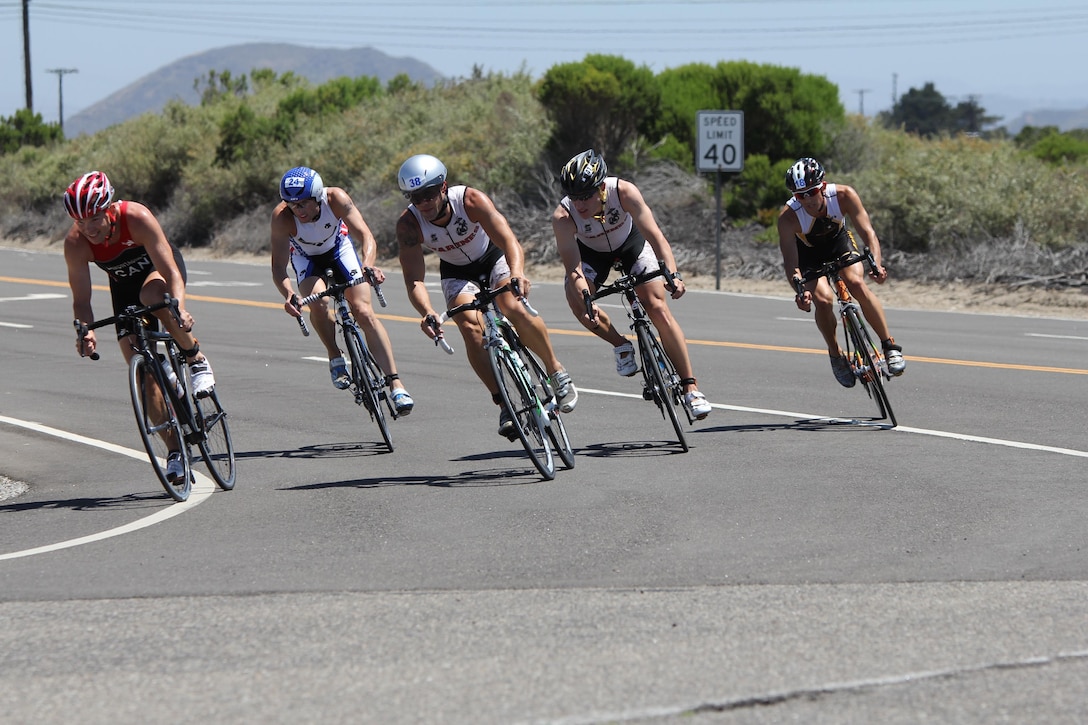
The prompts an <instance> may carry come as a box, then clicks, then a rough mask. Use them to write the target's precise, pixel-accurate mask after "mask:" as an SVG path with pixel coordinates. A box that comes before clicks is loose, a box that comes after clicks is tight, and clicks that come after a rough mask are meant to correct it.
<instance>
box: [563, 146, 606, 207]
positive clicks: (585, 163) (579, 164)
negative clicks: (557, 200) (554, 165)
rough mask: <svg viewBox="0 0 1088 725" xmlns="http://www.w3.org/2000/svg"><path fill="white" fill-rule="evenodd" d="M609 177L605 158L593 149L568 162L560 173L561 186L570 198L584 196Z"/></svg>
mask: <svg viewBox="0 0 1088 725" xmlns="http://www.w3.org/2000/svg"><path fill="white" fill-rule="evenodd" d="M606 176H608V165H607V164H605V162H604V157H603V156H601V155H600V154H599V153H597V152H596V151H594V150H593V149H589V150H587V151H583V152H582V153H580V154H578V155H577V156H575V157H574V158H573V159H571V160H570V161H568V162H567V163H566V165H564V166H563V170H562V171H560V172H559V185H560V186H561V187H563V192H564V193H565V194H567V195H568V196H571V195H573V196H584V195H586V194H588V193H591V192H592V191H593V190H594V189H596V188H597V187H598V186H600V185H601V182H602V181H604V179H605V177H606Z"/></svg>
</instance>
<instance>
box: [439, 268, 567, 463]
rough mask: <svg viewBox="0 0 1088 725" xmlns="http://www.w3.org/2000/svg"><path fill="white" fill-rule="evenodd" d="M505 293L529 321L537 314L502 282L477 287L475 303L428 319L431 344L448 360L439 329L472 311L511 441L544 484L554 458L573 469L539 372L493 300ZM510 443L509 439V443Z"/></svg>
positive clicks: (554, 402)
mask: <svg viewBox="0 0 1088 725" xmlns="http://www.w3.org/2000/svg"><path fill="white" fill-rule="evenodd" d="M506 292H510V293H511V294H514V295H515V296H517V297H518V298H519V299H520V300H521V303H522V304H523V305H525V309H526V310H528V312H529V314H531V315H532V316H533V317H536V316H537V311H536V310H535V309H533V307H532V305H530V304H529V300H527V299H526V298H524V297H522V296H521V294H520V290H519V289H518V287H517V285H516V284H514V283H512V282H508V283H506V284H504V285H502V286H501V287H496V288H495V289H487V288H485V287H482V288H481V290H480V291H479V292H477V293H476V298H475V299H473V300H472V301H471V302H466V303H464V304H461V305H457V306H455V307H452V308H450V309H448V310H446V311H445V312H444V313H442V316H441V318H440V319H435V318H431V319H430V320H429V321H430V323H431V328H432V329H433V330H434V332H435V344H436V345H441V346H442V348H443V349H444V350H445V351H446V352H447V353H450V354H451V355H452V354H453V348H452V347H450V345H449V343H447V342H446V340H445V337H443V335H442V328H441V323H443V322H445V321H446V320H448V319H450V318H451V317H453V316H454V315H457V314H461V313H467V312H469V311H472V310H478V311H479V312H480V313H481V314H482V315H483V318H484V348H486V349H487V353H488V359H489V360H490V361H491V371H492V372H493V373H494V374H495V382H496V383H498V386H499V395H500V397H501V398H502V405H503V408H504V409H505V410H506V412H507V414H508V415H509V416H510V418H511V420H512V421H513V422H514V430H515V431H516V432H517V438H518V439H519V440H520V441H521V444H522V446H524V447H525V452H526V453H528V454H529V458H530V459H531V460H532V461H533V465H534V466H536V469H537V471H539V472H540V475H542V476H543V477H544V478H545V480H548V481H550V480H552V479H553V478H555V470H556V468H555V455H556V454H558V456H559V459H560V460H561V461H562V462H563V466H564V467H565V468H568V469H570V468H574V449H573V448H572V447H571V444H570V438H568V437H567V428H566V425H564V423H563V418H562V415H561V414H560V412H559V402H558V399H557V396H556V394H555V388H554V386H553V385H552V381H551V378H549V377H548V375H547V374H546V373H545V372H544V366H543V365H542V364H541V362H540V360H538V359H537V357H536V355H534V354H533V352H532V351H531V350H529V348H528V347H526V346H525V343H523V342H522V341H521V338H520V337H519V336H518V333H517V330H516V329H514V326H513V325H512V324H511V323H510V321H509V320H507V319H506V317H505V316H504V315H503V314H502V311H501V310H500V309H499V307H498V305H497V304H496V303H495V298H496V297H498V296H499V295H501V294H504V293H506ZM511 440H513V439H511Z"/></svg>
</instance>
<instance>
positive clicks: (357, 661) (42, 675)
mask: <svg viewBox="0 0 1088 725" xmlns="http://www.w3.org/2000/svg"><path fill="white" fill-rule="evenodd" d="M189 270H190V287H189V295H190V303H189V309H190V311H191V312H192V313H193V315H194V316H195V317H196V319H197V328H196V332H197V334H198V336H199V338H200V341H201V345H202V347H203V349H204V350H205V351H206V352H207V353H208V356H209V358H210V360H211V361H212V364H213V367H214V369H215V373H216V378H217V381H218V387H219V392H220V396H221V399H222V400H223V403H224V405H225V406H226V407H227V409H228V411H229V413H230V415H231V423H232V426H233V434H234V441H235V445H236V448H237V450H238V484H237V487H236V488H235V490H234V491H231V492H227V493H224V492H219V491H213V489H214V486H213V485H212V484H211V483H210V480H209V479H208V478H207V477H206V476H201V477H200V478H199V479H198V481H197V485H196V490H195V492H194V494H193V497H192V498H191V499H190V501H189V502H188V503H187V504H174V503H172V501H171V500H170V499H168V498H167V497H166V495H165V494H164V492H163V491H162V489H161V487H160V486H159V485H158V483H157V482H156V480H155V479H154V475H153V473H152V472H151V470H150V467H149V466H148V465H147V462H146V460H141V457H142V455H143V454H142V452H141V450H140V442H139V438H138V436H137V434H136V431H135V430H134V426H133V421H132V413H131V408H130V406H129V403H128V393H127V389H126V379H125V374H124V368H123V365H122V363H121V355H120V352H119V351H118V350H117V349H116V348H115V347H114V346H112V345H110V344H107V345H104V346H103V348H102V352H103V355H102V360H100V361H99V362H90V361H89V360H83V359H80V358H78V357H77V356H76V354H75V351H74V346H73V343H74V334H73V331H72V326H71V316H72V313H71V303H70V300H69V298H68V290H67V285H66V283H65V270H64V264H63V260H62V259H61V258H60V257H59V256H58V255H56V254H49V253H30V252H26V251H21V250H11V249H0V349H2V352H0V372H2V375H0V476H2V477H6V479H7V480H6V481H5V480H4V478H0V497H3V498H2V500H0V713H3V715H0V720H3V721H4V722H17V723H23V722H26V723H30V722H34V723H54V722H55V723H61V722H73V721H79V722H85V723H97V722H101V723H105V722H110V723H121V722H149V721H157V722H162V721H167V720H169V721H171V722H193V723H197V722H199V723H207V722H262V723H268V722H283V723H288V722H290V723H297V722H349V721H350V722H374V723H389V722H405V723H409V722H450V723H511V722H527V723H536V722H548V723H597V722H616V721H634V722H655V723H656V722H681V721H682V722H686V723H689V722H745V723H748V722H783V721H800V722H877V721H879V722H904V723H908V722H910V723H913V722H919V721H924V720H928V721H936V722H967V723H974V722H979V723H982V722H985V723H994V722H1027V721H1037V722H1042V721H1045V722H1057V723H1060V722H1069V723H1072V722H1084V721H1085V720H1086V719H1088V694H1086V693H1088V613H1086V605H1088V584H1086V581H1088V527H1086V526H1085V521H1086V520H1088V487H1086V480H1085V475H1084V470H1085V457H1086V456H1088V443H1086V441H1085V436H1084V427H1083V418H1084V414H1083V411H1084V410H1085V408H1086V402H1088V401H1086V398H1088V392H1086V391H1088V386H1086V385H1085V383H1086V378H1085V375H1088V369H1085V364H1084V361H1085V359H1086V355H1085V353H1086V351H1088V321H1075V320H1061V319H1030V318H1016V317H998V316H984V315H965V314H954V313H938V312H916V311H905V310H889V320H890V322H891V325H892V329H893V332H894V334H895V336H896V338H897V339H898V340H899V341H900V342H901V343H902V344H903V345H904V351H905V354H906V357H907V362H908V367H907V373H906V375H905V376H904V377H902V378H899V379H897V380H894V381H892V382H891V383H890V385H889V395H890V397H891V401H892V404H893V406H894V408H895V412H896V414H897V417H898V419H899V423H900V426H899V428H897V429H894V430H889V429H887V428H886V427H885V426H882V425H879V424H874V423H873V422H872V421H871V420H869V419H870V418H871V416H873V414H874V413H875V405H874V404H872V403H871V402H870V401H869V400H868V399H867V398H866V396H865V394H864V393H863V392H862V391H861V390H860V389H853V390H845V389H843V388H841V387H840V386H838V385H837V384H836V383H835V381H834V378H833V377H832V375H831V370H830V366H829V365H828V363H827V357H826V352H824V351H822V350H821V349H820V347H821V341H820V338H819V336H818V334H817V332H816V328H815V325H814V323H813V322H812V320H811V316H805V315H804V314H803V313H801V312H799V311H798V310H796V308H795V307H794V305H793V304H792V301H790V300H788V299H785V298H782V299H766V298H754V297H744V296H738V295H727V294H718V293H713V292H691V293H689V294H688V295H686V296H685V297H684V298H683V299H682V300H680V301H678V302H676V303H674V306H673V310H674V312H675V314H676V315H677V317H678V319H679V320H680V322H681V324H682V325H683V328H684V332H685V334H686V337H687V338H688V339H689V341H690V349H691V354H692V357H693V360H694V363H695V367H696V373H697V375H698V377H699V382H700V387H701V389H702V390H703V391H704V392H705V393H706V395H707V397H708V398H709V399H710V400H711V402H713V403H714V404H715V410H714V412H713V413H712V415H711V416H710V417H709V418H708V419H706V420H705V421H702V422H700V423H697V424H695V425H694V426H692V427H691V429H690V431H689V435H688V438H689V441H690V442H691V444H692V450H691V451H690V452H688V453H686V454H681V453H678V452H677V448H676V447H675V446H674V445H671V444H670V433H671V430H670V429H669V426H668V424H667V423H666V422H665V421H664V420H662V419H661V417H660V416H659V415H658V413H657V411H656V409H654V408H653V406H652V405H651V404H650V403H647V402H645V401H643V400H642V399H641V397H640V396H639V395H638V393H639V390H638V386H637V383H636V382H635V379H624V378H620V377H619V376H617V375H616V374H615V371H614V368H613V363H612V355H611V353H610V352H609V350H608V349H607V347H606V346H604V345H603V344H602V343H600V342H598V341H596V340H595V339H592V338H591V337H590V336H588V335H587V334H585V333H584V332H583V331H582V330H581V328H580V327H579V326H578V325H577V323H576V322H575V321H574V319H573V318H572V317H571V316H570V314H569V311H567V310H566V307H565V303H564V302H563V300H562V295H561V292H560V289H559V287H557V286H555V285H548V284H538V285H535V286H534V288H533V295H532V300H533V303H534V305H535V306H536V307H537V308H538V309H539V310H540V311H541V313H542V315H543V316H544V318H545V320H546V321H547V323H548V326H549V329H551V331H552V341H553V343H554V345H555V347H556V350H557V352H558V355H559V357H560V359H561V360H562V361H563V362H564V364H565V366H566V367H567V369H568V370H569V371H570V372H571V373H572V374H573V376H574V379H575V382H576V384H577V385H578V386H579V389H580V390H581V398H580V400H579V404H578V408H577V410H576V411H575V412H574V413H572V414H570V415H569V416H568V417H567V426H568V432H569V433H570V435H571V438H572V442H573V443H574V446H575V449H576V454H577V463H576V466H575V468H574V469H573V470H562V471H560V472H559V474H558V475H557V477H556V479H555V480H554V481H551V482H547V481H543V480H542V479H541V478H540V476H539V475H537V474H536V472H535V470H534V469H533V468H532V466H531V464H530V463H529V462H528V460H527V459H526V458H525V456H524V453H523V452H522V451H521V449H520V447H518V446H517V445H516V444H511V443H508V442H507V441H506V440H505V439H503V438H500V437H498V436H497V435H496V434H495V428H496V426H497V423H498V416H497V409H496V408H495V407H494V406H493V405H492V404H491V402H490V400H489V399H488V396H487V395H486V392H485V391H484V389H483V387H482V386H481V385H480V384H479V382H478V381H477V380H476V379H475V377H474V376H473V375H472V373H471V371H470V370H469V367H468V365H467V363H466V362H465V359H464V355H463V351H462V350H460V349H458V351H457V354H456V355H454V356H452V357H450V356H447V355H445V354H444V353H442V352H441V351H439V350H437V349H436V348H435V347H434V346H433V345H432V344H431V343H430V342H429V341H428V340H427V339H426V338H425V337H424V336H423V334H422V333H421V332H420V331H419V329H418V320H417V318H416V316H415V314H414V311H413V310H412V309H411V308H410V306H409V305H408V303H407V300H406V297H405V294H404V289H403V285H402V284H401V281H400V277H399V274H397V273H396V272H395V271H393V272H391V274H390V279H389V280H388V282H387V283H386V285H385V287H384V291H385V293H386V296H387V298H388V299H389V307H388V308H386V309H385V310H382V319H383V321H384V323H385V325H386V328H387V329H388V331H389V335H390V337H391V338H392V340H393V344H394V349H395V353H396V357H397V362H398V367H399V369H400V372H401V375H402V377H403V379H404V381H405V382H406V384H407V385H408V387H409V389H410V391H411V392H412V395H413V396H414V398H415V400H416V410H415V411H414V412H413V413H412V414H411V416H409V417H406V418H403V419H400V420H397V421H395V422H394V423H393V437H394V442H395V444H396V450H395V451H394V452H393V453H384V452H383V448H382V445H381V443H380V437H379V435H378V431H377V428H376V427H375V426H374V425H373V424H372V423H371V422H370V421H369V419H368V418H367V417H366V416H365V413H364V412H363V411H362V410H361V409H359V408H357V407H356V406H355V405H354V403H353V402H352V401H351V400H350V398H349V397H348V396H347V395H346V394H345V393H343V392H341V391H337V390H335V389H334V388H333V387H332V386H331V385H330V383H329V379H328V373H327V366H326V365H325V364H324V363H323V362H321V361H320V360H314V359H311V358H315V357H319V356H320V355H321V354H322V352H323V350H322V348H321V347H320V345H319V343H318V342H317V340H316V338H315V337H310V338H303V337H302V336H301V335H300V334H299V331H298V328H297V326H296V325H295V323H294V322H293V321H292V320H290V319H289V318H287V317H286V316H285V315H284V314H283V312H282V311H281V309H280V304H279V302H278V299H277V294H276V292H275V290H274V289H273V287H272V285H271V283H270V281H269V274H268V268H267V267H266V266H252V265H244V264H234V263H226V262H204V261H191V262H190V263H189ZM96 280H97V281H98V282H100V283H102V284H103V285H104V283H105V281H104V278H103V277H96ZM433 296H434V299H435V300H436V301H437V300H438V292H437V290H434V291H433ZM94 301H95V308H96V311H97V313H98V314H99V315H101V316H105V315H106V314H108V312H109V294H108V292H107V291H106V290H105V287H102V288H96V292H95V299H94ZM451 334H452V335H453V337H454V338H457V337H458V336H457V335H456V333H453V332H452V329H451ZM453 341H454V342H455V343H460V340H459V339H454V340H453ZM456 347H458V348H460V347H461V345H460V344H456ZM197 470H198V473H199V472H200V471H201V470H202V469H200V467H198V468H197ZM19 483H25V484H26V490H25V491H22V492H21V493H18V494H17V495H12V494H15V493H16V492H17V491H21V490H22V487H21V486H19Z"/></svg>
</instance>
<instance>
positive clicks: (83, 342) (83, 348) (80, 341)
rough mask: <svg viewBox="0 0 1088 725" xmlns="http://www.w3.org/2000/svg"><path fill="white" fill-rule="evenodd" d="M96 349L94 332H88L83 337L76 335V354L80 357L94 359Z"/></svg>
mask: <svg viewBox="0 0 1088 725" xmlns="http://www.w3.org/2000/svg"><path fill="white" fill-rule="evenodd" d="M97 349H98V340H97V339H96V338H95V336H94V330H88V331H87V334H85V335H84V336H83V337H79V335H78V334H77V335H76V352H78V353H79V356H80V357H94V355H95V354H96V353H95V350H97Z"/></svg>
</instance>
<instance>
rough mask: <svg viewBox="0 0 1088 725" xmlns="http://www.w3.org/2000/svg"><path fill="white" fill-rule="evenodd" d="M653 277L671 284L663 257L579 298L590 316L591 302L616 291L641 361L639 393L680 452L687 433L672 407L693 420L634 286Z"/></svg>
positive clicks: (684, 447) (685, 447) (685, 446)
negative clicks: (648, 269) (649, 267)
mask: <svg viewBox="0 0 1088 725" xmlns="http://www.w3.org/2000/svg"><path fill="white" fill-rule="evenodd" d="M614 268H615V269H616V271H620V272H622V271H623V268H622V266H621V264H620V263H619V261H617V262H616V263H615V265H614ZM657 277H664V278H665V285H666V287H667V288H669V287H671V286H672V278H673V275H672V273H671V272H669V270H668V268H666V266H665V262H664V260H658V268H657V269H655V270H653V271H652V272H645V273H643V274H640V275H631V274H625V275H623V276H621V277H619V278H618V279H617V280H616V281H615V282H613V283H611V284H608V285H603V286H601V287H598V288H597V291H596V292H594V293H593V294H590V293H589V291H588V290H586V291H585V292H583V295H582V298H583V300H584V301H585V305H586V315H587V316H588V317H589V318H590V319H593V317H594V315H593V302H594V301H595V300H598V299H601V298H603V297H608V296H609V295H613V294H618V295H620V299H622V300H623V307H624V311H625V312H626V313H627V319H628V320H630V322H631V330H633V331H634V333H635V341H636V342H637V343H638V351H639V359H640V360H641V361H642V365H641V366H640V368H639V369H640V371H641V373H642V381H643V383H642V397H643V399H645V400H650V401H653V402H654V403H655V404H656V405H657V407H658V409H659V410H660V412H661V415H662V417H663V418H666V419H667V420H668V421H669V422H670V423H671V424H672V427H673V431H674V432H675V434H676V438H677V442H678V443H679V444H680V448H681V450H682V451H683V452H685V453H686V452H687V451H688V448H689V447H688V442H687V436H686V435H685V433H684V427H683V424H682V423H681V421H680V416H679V415H678V414H677V412H676V409H677V408H681V409H682V410H683V411H684V417H685V418H686V419H687V422H688V424H689V425H690V424H691V423H692V422H693V419H692V417H691V412H690V411H689V410H688V408H687V406H686V405H684V404H683V399H684V386H683V385H682V384H681V382H680V375H679V373H677V372H676V366H675V365H673V362H672V360H670V359H669V356H668V355H667V354H666V353H665V350H664V348H663V347H662V346H661V341H660V340H658V338H657V335H656V333H655V332H654V327H653V321H652V320H650V318H649V316H648V315H647V314H646V311H645V310H644V309H643V308H642V303H641V302H640V301H639V298H638V294H637V293H636V291H635V290H636V289H637V288H638V287H639V286H640V285H642V284H645V283H646V282H649V281H650V280H652V279H655V278H657Z"/></svg>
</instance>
